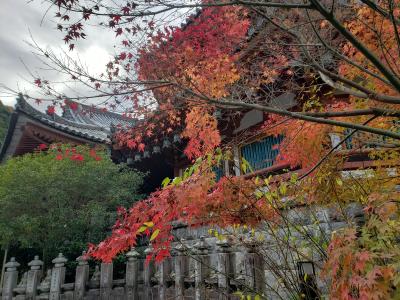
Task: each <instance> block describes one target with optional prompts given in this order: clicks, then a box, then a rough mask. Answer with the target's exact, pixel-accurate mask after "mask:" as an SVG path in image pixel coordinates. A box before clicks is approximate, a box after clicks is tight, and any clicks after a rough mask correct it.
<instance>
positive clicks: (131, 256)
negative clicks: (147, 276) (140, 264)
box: [125, 246, 140, 261]
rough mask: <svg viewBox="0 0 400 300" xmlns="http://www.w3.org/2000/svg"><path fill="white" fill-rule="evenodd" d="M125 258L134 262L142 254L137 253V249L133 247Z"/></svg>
mask: <svg viewBox="0 0 400 300" xmlns="http://www.w3.org/2000/svg"><path fill="white" fill-rule="evenodd" d="M125 256H126V257H127V258H128V261H134V260H135V259H138V258H139V257H140V254H139V252H137V251H136V249H135V247H133V246H132V247H131V249H130V250H129V251H128V252H127V253H126V254H125Z"/></svg>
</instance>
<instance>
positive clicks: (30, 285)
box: [26, 255, 43, 300]
mask: <svg viewBox="0 0 400 300" xmlns="http://www.w3.org/2000/svg"><path fill="white" fill-rule="evenodd" d="M28 266H29V267H31V269H30V270H29V271H28V278H27V281H26V299H28V300H33V299H36V294H37V287H38V285H39V282H40V279H41V278H42V274H43V270H42V269H41V268H42V266H43V262H42V261H41V260H39V256H37V255H36V256H35V257H34V259H33V260H32V261H30V262H29V263H28Z"/></svg>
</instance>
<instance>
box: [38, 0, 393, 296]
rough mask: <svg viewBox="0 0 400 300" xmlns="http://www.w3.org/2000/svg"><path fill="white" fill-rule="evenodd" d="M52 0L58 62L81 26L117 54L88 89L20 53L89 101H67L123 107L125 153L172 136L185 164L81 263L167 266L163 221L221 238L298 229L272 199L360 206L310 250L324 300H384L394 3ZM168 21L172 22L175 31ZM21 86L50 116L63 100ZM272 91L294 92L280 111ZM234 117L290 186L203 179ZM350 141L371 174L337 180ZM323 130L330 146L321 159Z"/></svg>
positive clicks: (64, 67) (85, 75) (46, 86)
mask: <svg viewBox="0 0 400 300" xmlns="http://www.w3.org/2000/svg"><path fill="white" fill-rule="evenodd" d="M52 2H53V4H54V6H55V9H56V10H57V13H56V16H55V18H56V20H57V23H58V29H59V30H60V31H61V32H62V34H63V38H64V41H65V43H66V44H68V45H69V49H70V50H71V51H75V50H76V49H78V48H79V43H80V42H83V41H81V40H82V39H83V38H85V26H88V24H89V22H93V20H96V22H101V23H100V24H99V26H103V27H104V30H112V31H114V32H115V36H116V45H117V47H118V49H119V52H118V54H117V55H116V56H115V58H114V59H113V60H112V61H110V62H109V63H108V64H107V66H106V70H105V72H104V73H103V74H99V75H98V76H97V75H96V74H90V72H89V71H88V70H86V69H85V68H83V67H82V66H81V65H79V63H78V62H74V61H72V60H71V58H68V57H67V58H65V57H64V58H60V57H59V56H58V55H56V54H55V52H52V51H51V50H46V49H42V48H40V45H37V44H34V45H33V46H34V47H35V49H36V51H37V52H38V54H40V55H43V56H44V57H45V58H46V59H47V62H48V64H49V65H51V66H52V67H53V68H54V69H56V70H60V71H62V72H63V73H64V74H67V75H68V76H70V77H71V78H72V79H73V80H74V81H76V82H78V83H81V84H82V85H85V86H89V87H91V88H92V89H93V90H94V91H96V94H95V95H94V96H93V95H91V96H86V97H85V96H82V97H79V99H74V98H73V97H71V98H70V99H71V100H79V101H84V100H89V99H99V100H98V103H103V104H105V105H106V107H107V109H118V107H119V105H120V104H121V103H122V102H123V103H125V104H126V103H128V104H129V109H127V110H125V111H124V112H123V113H124V114H126V115H128V116H132V117H136V118H140V119H141V120H143V122H141V123H140V126H137V127H134V128H120V130H119V131H118V132H117V134H116V137H117V139H118V141H119V143H120V145H121V146H125V147H128V148H129V149H131V150H132V151H139V152H140V151H144V150H145V149H146V147H148V146H149V143H151V140H152V139H153V140H154V139H160V138H162V137H163V136H168V135H170V134H171V133H172V132H175V131H176V129H179V130H181V131H182V134H181V135H182V137H183V138H185V140H186V142H187V144H186V149H185V154H186V156H187V157H188V158H189V159H191V160H192V162H193V166H191V167H189V168H188V169H187V170H186V171H185V172H184V174H183V175H182V176H181V177H177V178H175V179H174V180H173V181H172V180H171V181H169V180H167V181H165V182H164V183H165V184H164V187H163V189H161V190H159V191H156V192H155V193H153V194H152V195H150V197H149V198H148V199H147V200H145V201H142V202H140V203H138V204H137V205H135V206H133V207H132V208H131V209H129V210H126V211H125V210H122V211H120V217H119V219H118V221H117V223H116V224H115V226H114V229H113V233H112V235H111V236H110V237H109V238H107V239H106V240H105V241H103V242H102V243H100V244H99V245H98V246H92V247H91V255H92V256H94V257H96V258H99V259H103V260H106V261H109V260H111V259H112V258H113V257H114V256H115V255H116V254H117V253H119V252H121V251H125V250H126V249H128V248H129V247H130V246H131V245H134V244H135V243H136V241H137V238H138V237H139V236H143V235H148V237H149V239H150V240H151V241H152V243H153V248H154V252H153V253H152V254H151V255H150V256H149V259H150V258H152V257H154V258H155V259H156V260H158V261H159V260H162V259H163V258H165V257H166V256H168V255H169V254H170V252H169V246H170V243H171V241H172V239H173V236H172V235H171V226H172V225H171V222H172V221H176V220H180V221H183V222H185V223H188V224H189V225H192V226H200V225H204V224H208V225H218V226H221V227H228V226H252V227H257V226H259V225H260V224H261V223H263V222H266V223H267V224H270V226H271V228H272V229H271V230H276V229H277V228H279V226H282V224H284V225H285V226H292V225H293V226H294V228H295V230H299V229H298V228H297V227H296V224H290V223H288V222H286V221H287V220H286V219H285V218H284V217H282V214H281V213H280V212H281V211H282V210H285V209H287V207H286V203H287V202H286V201H282V200H283V198H285V199H286V200H287V197H289V199H290V200H292V201H294V202H295V203H296V204H298V205H306V206H310V207H311V206H312V205H331V204H332V205H338V206H339V207H341V206H342V205H345V204H347V203H349V202H357V203H360V204H362V205H363V206H364V207H365V210H364V211H365V218H366V220H365V222H364V224H363V225H362V226H361V228H360V227H357V226H356V225H355V224H353V223H351V222H349V228H348V230H345V231H341V232H339V233H338V235H336V236H334V237H333V238H332V240H331V243H330V245H329V246H328V245H325V246H318V247H317V248H318V251H320V252H321V255H322V256H324V257H326V265H325V267H324V270H325V275H326V276H327V278H328V281H329V280H330V282H331V283H332V286H331V296H332V297H333V298H337V299H369V298H368V296H367V295H370V294H371V293H373V292H376V291H378V292H377V293H376V296H374V297H375V298H374V299H387V298H388V297H389V296H393V295H394V294H395V292H396V287H398V284H399V282H400V281H399V279H398V275H397V274H396V268H398V265H397V264H398V261H399V253H398V250H396V247H394V246H393V245H397V244H396V243H398V241H396V238H395V236H396V235H397V233H398V230H399V218H398V217H399V207H398V200H397V199H398V192H396V189H395V186H396V184H398V176H392V175H391V176H388V173H387V168H389V167H396V166H397V164H398V161H399V150H398V147H399V139H400V134H399V121H398V118H399V116H400V111H399V104H400V70H399V66H398V64H399V53H400V35H399V29H400V28H399V27H400V26H399V24H400V19H399V12H400V7H399V2H398V1H394V0H389V1H370V0H362V1H361V2H356V1H354V2H353V1H350V2H346V3H343V2H341V1H320V0H310V1H303V2H296V1H294V2H293V1H280V2H264V1H239V2H236V1H199V2H196V3H191V2H186V1H173V2H170V1H157V2H154V1H135V2H130V1H128V2H126V1H121V2H118V1H117V2H115V3H113V4H111V5H110V4H109V3H108V2H107V1H85V2H83V1H80V0H55V1H52ZM196 9H199V10H196ZM177 18H178V19H180V20H185V23H184V24H182V25H177V24H176V19H177ZM99 20H100V21H99ZM32 81H33V82H34V84H35V85H36V86H37V87H38V88H39V89H40V90H41V91H42V94H43V96H42V97H40V98H38V97H32V98H35V99H36V100H38V101H45V100H46V101H50V102H51V104H50V106H49V109H50V108H51V111H53V112H54V106H56V105H60V106H61V105H66V104H65V103H67V102H68V101H67V102H65V99H66V98H67V97H68V95H65V94H62V93H59V92H57V90H55V89H54V88H53V85H52V82H51V80H50V79H48V78H34V79H33V80H32ZM287 91H290V92H292V93H294V94H295V100H296V101H295V103H294V104H292V105H290V106H287V107H283V106H282V105H279V103H278V104H277V103H276V102H274V101H275V99H276V98H277V97H279V96H280V95H282V94H283V93H285V92H287ZM247 110H258V111H261V112H263V113H264V114H266V115H267V117H266V121H265V122H264V124H263V125H262V126H259V127H258V128H256V129H255V130H254V131H253V132H251V133H249V134H250V135H253V136H254V137H256V136H259V135H283V136H284V138H283V141H282V143H281V144H280V146H279V151H280V153H279V156H278V161H280V162H286V163H288V164H289V166H290V167H291V168H296V167H299V168H301V170H303V171H302V173H301V172H300V174H297V175H293V176H291V175H286V176H282V177H279V178H274V179H272V178H269V179H268V178H267V179H265V178H261V177H258V176H256V177H253V178H251V179H248V178H247V177H246V178H245V177H226V178H223V179H222V180H220V181H218V182H217V180H216V177H215V173H214V172H213V167H214V166H215V165H216V164H219V163H220V162H221V160H227V161H232V153H231V149H230V148H229V146H228V145H226V144H225V143H222V142H221V140H222V138H221V131H220V128H218V124H219V120H218V118H217V116H218V114H222V116H223V117H224V118H226V119H227V120H228V121H229V119H230V118H233V116H234V115H235V114H240V113H241V112H243V111H247ZM51 111H50V112H51ZM360 132H362V133H363V134H364V135H363V139H364V140H365V141H369V144H371V145H372V144H373V145H374V146H380V147H381V148H379V149H378V150H374V151H371V153H370V154H369V155H370V158H371V159H372V158H373V159H374V160H375V162H376V165H374V169H371V170H370V171H371V172H372V175H371V176H369V175H368V176H365V177H363V178H362V179H355V178H345V179H344V178H342V177H341V176H342V175H341V174H342V173H341V170H342V169H343V166H344V163H345V161H346V157H343V156H340V155H337V154H336V153H335V151H333V150H335V149H336V148H338V147H339V146H340V145H341V144H343V143H345V142H346V140H349V139H350V138H351V137H354V136H355V134H356V133H360ZM331 133H337V134H338V135H339V136H341V138H340V140H339V141H338V142H337V144H336V146H335V148H333V149H332V145H331V141H330V138H329V134H331ZM241 167H242V168H246V164H245V163H244V164H243V165H242V166H241ZM266 187H267V188H266ZM263 224H264V223H263ZM300 233H301V232H300ZM303 234H306V233H304V232H303ZM311 242H312V243H311V244H313V245H316V244H318V242H316V241H315V240H312V241H311ZM343 274H346V276H343ZM334 286H338V287H339V288H338V289H335V288H334Z"/></svg>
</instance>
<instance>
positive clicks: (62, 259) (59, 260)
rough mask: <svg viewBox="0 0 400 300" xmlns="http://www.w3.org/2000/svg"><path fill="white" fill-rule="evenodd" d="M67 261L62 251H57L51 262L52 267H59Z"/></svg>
mask: <svg viewBox="0 0 400 300" xmlns="http://www.w3.org/2000/svg"><path fill="white" fill-rule="evenodd" d="M67 261H68V259H66V258H65V257H64V255H63V254H62V253H58V256H57V257H56V258H55V259H53V260H52V261H51V262H52V263H53V264H54V267H56V268H60V267H63V266H64V264H65V263H66V262H67Z"/></svg>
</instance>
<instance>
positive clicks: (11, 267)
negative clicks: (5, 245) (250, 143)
mask: <svg viewBox="0 0 400 300" xmlns="http://www.w3.org/2000/svg"><path fill="white" fill-rule="evenodd" d="M19 266H20V264H19V263H18V262H17V261H15V257H11V259H10V261H9V262H8V263H6V264H5V265H4V267H5V268H6V272H5V273H4V281H3V289H2V293H1V294H2V296H1V299H2V300H12V298H13V290H14V288H15V287H16V286H17V280H18V270H17V268H18V267H19Z"/></svg>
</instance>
